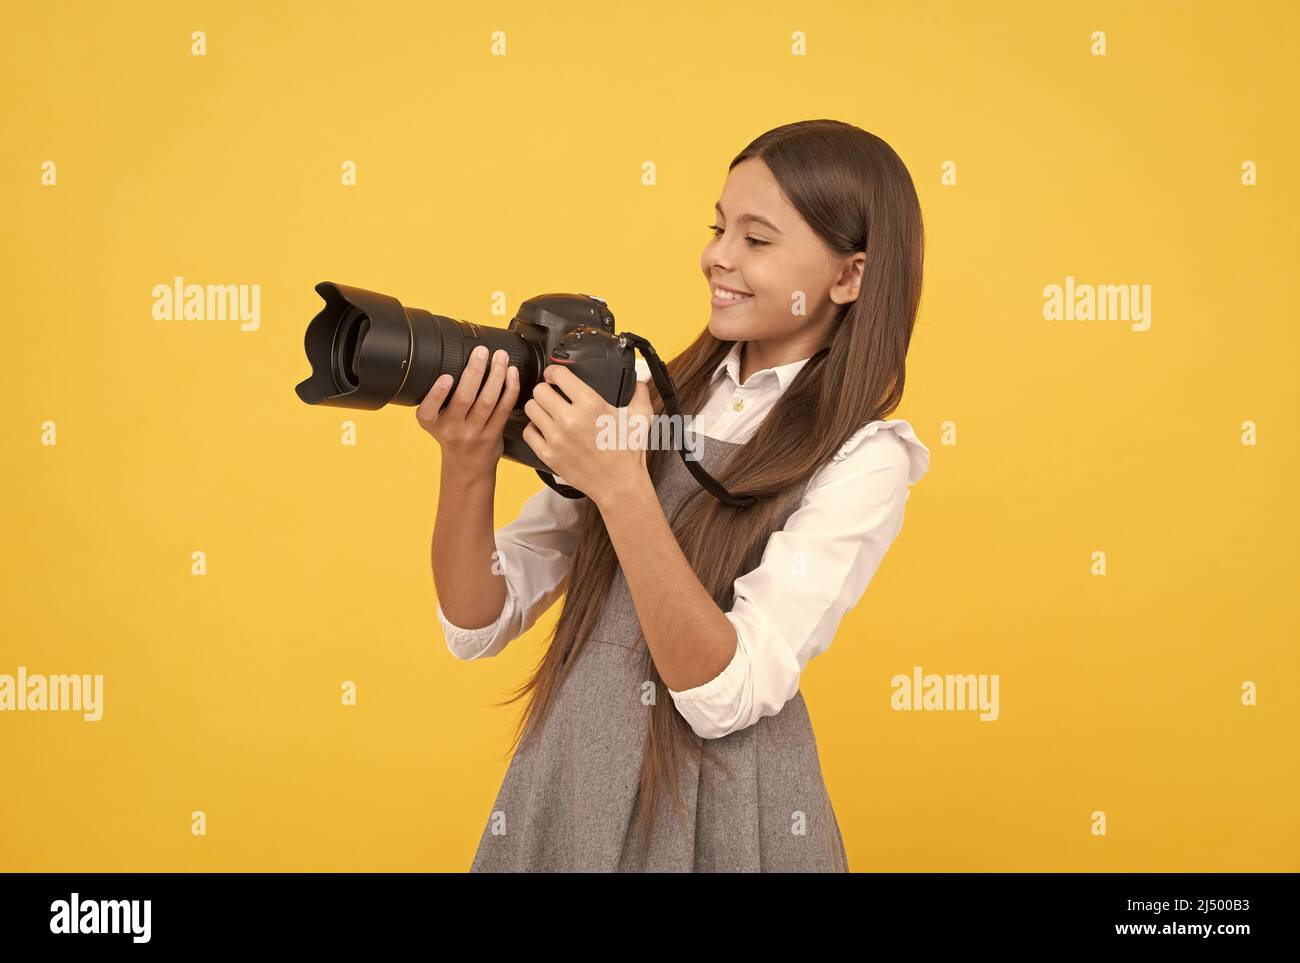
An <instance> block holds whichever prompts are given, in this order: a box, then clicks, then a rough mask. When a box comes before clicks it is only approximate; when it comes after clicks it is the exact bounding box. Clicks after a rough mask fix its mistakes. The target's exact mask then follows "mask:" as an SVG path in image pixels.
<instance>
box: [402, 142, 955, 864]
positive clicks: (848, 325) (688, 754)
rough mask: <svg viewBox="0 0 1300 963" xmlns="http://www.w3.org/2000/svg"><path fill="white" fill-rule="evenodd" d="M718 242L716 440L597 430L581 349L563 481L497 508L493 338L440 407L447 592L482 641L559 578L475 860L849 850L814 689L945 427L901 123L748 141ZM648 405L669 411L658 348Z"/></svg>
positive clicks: (556, 371) (682, 384) (708, 397)
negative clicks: (505, 517)
mask: <svg viewBox="0 0 1300 963" xmlns="http://www.w3.org/2000/svg"><path fill="white" fill-rule="evenodd" d="M709 230H710V232H711V237H710V238H709V239H708V241H707V244H706V245H705V247H704V250H703V253H702V255H701V258H700V267H701V270H702V272H703V274H704V278H705V282H706V286H707V288H708V290H709V297H710V305H711V312H710V315H709V321H708V326H707V328H706V329H705V330H703V331H701V332H700V334H699V336H698V337H697V338H696V339H695V341H694V342H693V343H692V344H691V345H690V346H689V347H687V348H686V349H685V350H684V351H683V352H682V353H681V354H679V355H678V356H677V357H675V358H674V359H672V361H670V362H669V363H668V369H669V371H670V373H671V375H672V379H673V382H674V383H675V385H676V386H677V392H678V397H679V403H680V407H681V411H682V412H683V413H692V414H693V415H694V424H695V428H696V430H697V431H699V432H700V433H701V434H702V436H703V437H702V439H701V440H702V450H701V461H702V464H703V465H704V467H705V468H706V469H707V470H708V471H709V472H710V473H711V474H713V475H714V476H715V477H716V478H717V479H718V481H719V482H721V483H722V484H723V485H724V486H725V488H726V489H727V490H729V491H730V492H732V493H733V494H737V495H755V496H757V498H756V501H755V502H754V503H753V504H752V505H750V506H748V507H743V508H739V507H734V506H731V505H728V504H724V503H723V502H722V501H720V500H719V499H717V498H714V497H713V496H712V495H710V494H709V493H708V492H706V491H704V490H703V489H701V488H700V487H699V485H698V484H697V483H696V481H695V480H694V478H693V477H692V476H691V474H690V473H689V472H688V471H687V470H686V468H685V466H684V464H683V463H682V459H681V453H680V452H676V451H671V450H664V449H662V448H653V449H647V447H644V446H637V445H618V446H613V447H611V446H608V445H600V444H598V443H597V440H596V439H597V431H596V428H595V422H596V419H597V418H598V417H599V416H600V415H608V414H611V413H615V412H616V411H617V409H614V408H612V407H611V406H610V405H608V404H607V403H606V402H605V401H604V399H603V398H601V397H600V396H599V395H598V394H596V393H595V392H594V391H593V390H592V389H591V388H590V387H589V386H587V385H586V384H585V383H583V382H582V381H581V380H580V379H579V378H578V377H577V376H576V375H574V374H573V373H572V372H570V371H568V370H567V369H565V368H564V367H563V365H559V364H553V365H550V366H549V367H547V369H546V373H545V381H544V382H543V383H540V384H538V385H537V387H536V388H535V389H534V391H533V392H532V397H531V398H529V399H527V400H526V401H525V403H524V406H523V411H524V413H525V414H526V415H527V416H528V418H529V419H530V421H531V424H530V425H529V427H528V428H527V429H525V432H524V440H525V441H527V443H528V444H529V446H530V447H531V448H532V449H533V450H534V451H535V452H536V453H537V454H538V456H539V457H540V458H542V459H543V460H544V461H545V462H546V463H547V465H549V466H550V467H551V468H552V469H553V470H554V471H555V473H556V474H557V475H558V476H560V477H561V478H562V479H563V481H564V482H565V483H567V484H569V485H571V486H573V487H575V488H578V489H579V490H581V491H583V492H586V493H588V496H589V497H587V498H583V499H580V500H573V499H567V498H565V497H563V496H561V495H560V494H558V493H556V492H555V491H553V490H551V489H550V488H549V487H543V488H542V489H541V490H540V491H538V492H537V493H536V494H535V495H533V496H532V497H531V498H530V499H529V500H528V501H527V502H525V503H524V506H523V508H522V509H521V511H520V513H519V516H518V518H516V519H515V521H514V522H512V523H510V524H509V525H506V526H504V527H503V528H501V529H500V530H498V531H496V532H495V533H494V531H493V525H494V519H493V512H492V506H493V492H494V488H495V480H496V467H497V464H498V461H499V459H500V457H501V454H502V450H503V443H502V431H503V428H504V425H505V421H506V418H507V416H508V415H509V414H510V412H511V411H512V410H513V409H514V407H515V405H516V404H517V402H518V400H519V399H518V393H519V386H518V385H519V383H518V376H517V372H516V371H515V369H513V368H512V367H510V366H509V365H508V364H507V363H506V359H505V355H504V352H497V355H496V357H494V358H490V359H489V358H487V357H486V354H487V352H486V349H482V348H481V349H479V352H476V353H475V354H474V355H473V356H471V358H470V360H469V362H468V364H467V366H466V369H465V372H464V375H463V376H462V378H461V380H460V384H459V385H458V386H457V389H456V392H455V394H454V395H453V396H452V397H451V399H450V401H449V402H448V404H447V406H446V409H445V410H441V411H440V409H442V408H443V402H444V401H445V400H447V391H448V384H449V383H450V380H451V379H450V377H445V378H443V379H440V380H439V381H438V382H436V383H435V384H434V386H433V388H432V389H431V390H430V391H429V393H428V395H427V397H426V398H425V399H424V401H423V402H422V403H421V404H420V406H419V408H418V409H417V418H418V419H419V422H420V424H421V425H422V426H423V427H424V428H425V429H426V430H428V431H429V432H430V434H432V435H433V436H434V438H436V439H437V441H438V443H439V445H440V446H441V451H442V467H441V472H442V479H441V493H440V497H439V504H438V514H437V520H436V523H435V529H434V535H433V548H432V561H433V574H434V580H435V584H436V587H437V592H438V598H439V604H438V617H439V620H440V621H441V623H442V626H443V630H444V633H445V634H446V638H447V644H448V647H449V648H450V650H451V651H452V653H453V654H454V655H456V656H457V657H458V658H461V659H478V658H487V657H490V656H493V655H496V654H498V653H500V652H501V651H502V650H503V649H504V648H505V647H506V646H507V645H508V644H509V643H510V642H511V641H512V640H513V639H515V638H517V637H518V636H519V635H521V634H522V633H523V632H525V631H526V630H527V629H529V628H530V627H531V626H532V625H533V624H534V623H535V622H536V620H537V618H538V617H539V616H540V615H541V614H542V613H543V612H545V611H546V610H547V609H549V608H550V606H551V605H552V604H553V603H554V602H555V601H556V600H557V599H558V598H559V597H560V596H561V595H563V596H564V604H563V606H562V609H561V611H560V615H559V618H558V620H557V622H556V625H555V629H554V631H553V633H552V635H551V638H550V641H549V645H548V647H547V649H546V653H545V656H544V657H543V659H542V661H541V662H540V664H539V665H538V666H537V667H536V669H535V670H534V671H533V672H532V674H531V675H530V677H529V678H528V679H527V680H526V681H525V682H524V683H523V684H522V686H521V687H520V688H519V689H518V690H517V692H516V693H515V695H514V696H513V697H512V698H511V699H510V700H508V701H515V700H516V699H521V698H525V697H527V701H526V708H525V711H524V712H523V714H522V716H521V718H520V721H519V726H518V729H517V731H516V736H515V750H516V751H515V752H514V755H513V758H512V759H511V762H510V765H509V768H508V769H507V772H506V775H505V779H504V781H503V783H502V785H501V789H500V791H499V792H498V794H497V797H496V800H495V803H494V805H493V807H492V811H491V813H490V814H489V817H488V820H487V824H486V825H485V827H484V829H483V832H482V836H481V838H480V841H479V845H478V850H477V852H476V854H475V857H474V861H473V865H472V869H473V870H487V871H500V870H505V871H514V870H542V871H704V872H708V871H759V870H761V871H778V872H780V871H847V869H848V861H847V856H846V853H845V849H844V843H843V840H842V837H841V834H840V828H839V824H838V821H837V819H836V816H835V811H834V808H833V807H832V805H831V801H830V798H829V796H828V794H827V791H826V787H825V783H824V781H823V778H822V772H821V766H820V761H819V759H818V753H817V744H816V739H815V737H814V734H813V728H812V724H811V721H810V719H809V715H808V710H807V708H806V706H805V705H804V701H803V696H802V694H801V693H800V691H799V676H800V673H801V672H802V671H803V670H804V668H805V667H806V666H807V665H808V662H809V661H810V660H811V659H812V658H813V657H814V656H815V655H817V654H819V653H821V652H823V651H825V649H826V648H827V647H828V646H829V645H830V643H831V640H832V638H833V637H834V634H835V631H836V628H837V627H838V625H839V624H840V621H841V619H842V618H843V616H844V615H845V613H846V612H848V611H849V610H850V609H851V608H852V607H853V606H854V605H856V604H857V602H858V600H859V599H860V598H861V597H862V595H863V593H864V592H865V591H866V588H867V585H868V583H869V582H870V580H871V578H872V576H873V575H874V574H875V571H876V569H877V567H878V566H879V564H880V562H881V559H882V558H883V556H884V554H885V551H886V549H887V548H888V547H889V545H890V544H891V542H892V541H893V540H894V538H895V537H896V536H897V535H898V533H899V530H900V528H901V526H902V522H903V514H904V504H905V502H906V500H907V498H908V497H909V490H908V489H909V486H910V485H911V484H913V483H915V482H917V481H919V480H920V478H921V477H922V476H923V475H924V474H925V473H926V471H927V469H928V467H929V454H930V453H929V450H928V449H927V448H926V447H925V445H923V444H922V443H921V442H920V440H919V439H918V438H917V437H916V434H915V433H914V431H913V430H912V427H911V426H910V425H909V424H908V423H907V422H906V421H903V420H900V419H890V418H888V417H887V416H888V415H889V413H891V412H892V411H893V410H894V409H895V408H896V407H897V406H898V404H899V402H900V401H901V399H902V395H903V386H904V375H905V361H906V356H907V350H908V345H909V343H910V341H911V336H912V330H913V325H914V323H915V320H916V313H917V305H918V302H919V299H920V291H921V271H922V252H923V232H922V221H921V213H920V205H919V203H918V200H917V196H916V191H915V188H914V186H913V183H912V180H911V177H910V175H909V174H908V172H907V169H906V167H905V166H904V165H903V163H902V161H901V160H900V159H899V158H898V155H897V154H896V153H895V152H894V151H893V150H892V149H891V148H890V147H889V145H888V144H886V143H885V142H884V141H883V140H881V139H880V138H878V137H876V136H875V135H873V134H870V133H868V132H866V131H863V130H861V129H859V128H857V127H854V126H852V125H849V124H845V123H841V122H839V121H833V120H813V121H804V122H799V123H793V124H788V125H785V126H782V127H778V128H776V129H774V130H771V131H768V132H767V133H765V134H763V135H762V136H760V137H759V138H757V139H756V140H755V141H754V142H753V143H751V144H750V145H749V146H748V147H746V148H745V150H743V151H742V152H741V153H740V154H739V156H737V157H736V158H735V160H733V161H732V163H731V165H730V168H729V173H728V176H727V178H726V182H725V184H724V186H723V189H722V194H721V197H720V198H719V200H718V203H717V206H716V210H715V219H714V221H713V223H712V224H710V225H709ZM638 376H639V381H638V385H637V390H636V393H635V395H634V397H633V399H632V402H631V404H630V405H629V413H630V414H631V415H632V416H634V417H636V418H643V419H644V418H649V417H652V416H653V415H657V414H660V413H662V412H663V408H664V406H663V401H662V399H661V398H660V397H659V395H658V392H657V391H656V390H655V388H654V385H653V384H652V383H650V382H649V381H648V370H647V369H646V367H645V365H644V362H641V361H638Z"/></svg>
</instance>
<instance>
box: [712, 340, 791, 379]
mask: <svg viewBox="0 0 1300 963" xmlns="http://www.w3.org/2000/svg"><path fill="white" fill-rule="evenodd" d="M743 344H744V342H743V341H733V342H731V350H730V351H728V352H727V356H726V357H725V358H723V359H722V360H721V361H719V362H718V365H717V367H715V368H714V369H713V374H711V375H710V376H709V384H713V383H714V382H715V381H717V380H718V376H719V375H721V374H722V373H723V372H724V371H725V372H726V373H727V375H728V376H729V377H730V378H731V380H732V381H734V382H735V383H736V386H737V387H740V351H741V346H742V345H743ZM808 361H809V359H808V358H803V359H802V360H800V361H791V362H790V363H789V364H779V365H776V366H774V367H771V368H764V369H763V370H762V371H755V372H754V373H753V374H751V375H750V376H749V381H747V382H745V387H749V386H750V385H751V384H753V385H759V384H763V383H764V382H766V381H770V380H771V379H772V378H775V379H776V382H777V385H778V386H779V387H780V388H781V389H782V390H784V389H785V388H786V386H787V385H789V384H790V382H791V381H793V380H794V376H795V375H797V374H798V373H799V369H800V368H802V367H803V366H804V365H806V364H807V363H808Z"/></svg>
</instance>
